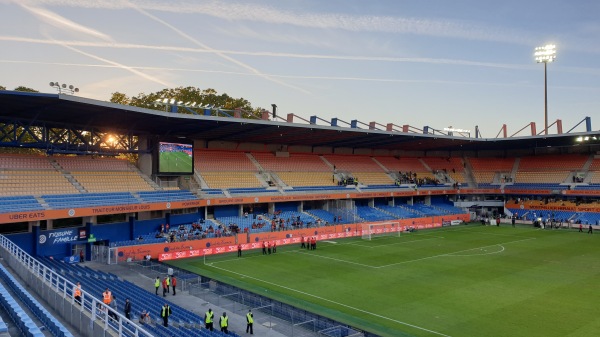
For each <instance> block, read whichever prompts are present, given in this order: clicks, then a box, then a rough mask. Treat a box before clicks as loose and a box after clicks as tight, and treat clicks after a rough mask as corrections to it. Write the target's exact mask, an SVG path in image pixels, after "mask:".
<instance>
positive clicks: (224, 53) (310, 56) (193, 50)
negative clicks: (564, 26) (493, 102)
mask: <svg viewBox="0 0 600 337" xmlns="http://www.w3.org/2000/svg"><path fill="white" fill-rule="evenodd" d="M0 41H13V42H26V43H38V44H60V45H69V46H79V47H97V48H117V49H148V50H160V51H176V52H188V53H216V54H218V55H220V56H224V57H227V55H244V56H264V57H277V58H298V59H322V60H338V61H369V62H401V63H428V64H449V65H460V66H473V67H488V68H503V69H532V67H533V66H531V65H519V64H508V63H494V62H479V61H470V60H457V59H437V58H424V57H386V56H360V55H359V56H346V55H324V54H300V53H281V52H266V51H256V52H252V51H234V50H220V49H214V48H204V46H203V45H201V46H202V48H191V47H177V46H158V45H142V44H132V43H105V42H87V41H65V40H62V41H58V40H44V39H34V38H27V37H17V36H0ZM253 72H254V73H256V71H253Z"/></svg>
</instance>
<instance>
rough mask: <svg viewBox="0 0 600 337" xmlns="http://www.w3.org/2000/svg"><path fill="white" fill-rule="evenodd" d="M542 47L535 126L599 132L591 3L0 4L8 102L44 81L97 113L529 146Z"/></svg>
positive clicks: (595, 7) (8, 0) (599, 47)
mask: <svg viewBox="0 0 600 337" xmlns="http://www.w3.org/2000/svg"><path fill="white" fill-rule="evenodd" d="M546 44H555V45H556V46H557V47H556V50H557V54H556V60H555V62H553V63H550V64H548V65H547V75H548V77H547V79H548V120H549V124H552V123H553V122H554V121H556V120H557V119H561V120H562V123H563V130H564V131H567V130H569V129H571V128H572V127H574V126H575V125H576V124H577V123H579V122H580V121H581V120H582V119H584V118H585V117H586V116H589V117H592V127H593V129H594V130H600V113H599V112H600V65H599V63H598V62H597V61H596V57H599V56H600V1H597V0H564V1H559V0H545V1H540V0H528V1H523V0H517V1H515V0H505V1H488V0H454V1H447V0H419V1H417V0H412V1H408V0H407V1H405V0H238V1H217V0H213V1H210V0H207V1H204V0H169V1H166V0H128V1H125V0H93V1H92V0H18V1H12V0H0V50H1V53H0V85H2V86H5V87H7V88H8V89H14V88H15V87H17V86H21V85H23V86H26V87H30V88H33V89H36V90H39V91H41V92H47V93H56V90H55V89H54V88H52V87H50V86H49V82H51V81H55V82H60V83H65V84H73V85H74V86H76V87H78V88H79V89H80V92H79V93H77V95H78V96H81V97H86V98H92V99H98V100H103V101H108V100H109V99H110V97H111V94H112V93H113V92H122V93H125V94H127V95H128V96H136V95H138V94H139V93H152V92H156V91H159V90H162V89H164V88H175V87H179V86H194V87H198V88H201V89H205V88H213V89H216V90H217V91H218V92H219V93H227V94H229V95H230V96H232V97H243V98H245V99H247V100H248V101H250V102H251V103H252V105H253V106H254V107H263V108H266V109H270V107H271V104H277V106H278V114H279V115H287V114H289V113H294V114H296V115H298V116H301V117H303V118H305V119H308V118H309V117H310V116H313V115H317V116H319V117H320V118H322V119H324V120H327V121H329V120H330V119H331V118H334V117H335V118H338V119H339V120H341V121H342V122H340V123H339V125H342V126H346V124H345V123H344V122H346V123H350V121H351V120H358V121H359V127H363V128H364V127H367V126H365V124H368V123H369V122H377V123H379V124H382V125H386V124H388V123H393V124H396V125H399V126H401V125H406V124H408V125H410V126H412V127H414V128H417V129H422V128H423V127H424V126H430V127H432V128H435V129H443V128H445V127H450V126H452V127H453V128H459V129H464V130H474V129H475V126H476V125H477V126H479V129H480V132H481V134H482V136H483V137H488V138H494V137H496V136H497V135H498V133H499V131H500V129H501V127H502V125H503V124H506V125H507V130H508V134H509V136H510V135H512V134H513V133H515V132H517V131H518V130H519V129H521V128H523V127H525V126H527V125H528V124H529V123H530V122H535V123H536V124H537V129H538V130H541V129H543V125H544V65H543V64H538V63H536V62H535V60H534V56H533V53H534V49H535V47H537V46H543V45H546ZM360 123H364V124H360ZM320 124H323V123H320ZM574 131H584V130H583V126H582V125H580V126H579V127H578V128H576V129H575V130H574ZM550 133H551V134H554V133H556V128H552V129H550ZM518 135H520V136H525V135H527V133H526V131H522V132H521V133H519V134H518ZM472 136H474V133H473V134H472Z"/></svg>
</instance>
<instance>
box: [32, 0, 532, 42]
mask: <svg viewBox="0 0 600 337" xmlns="http://www.w3.org/2000/svg"><path fill="white" fill-rule="evenodd" d="M36 1H37V2H38V3H43V4H46V5H51V6H71V7H83V8H103V9H112V10H119V9H126V8H130V6H129V5H128V2H126V1H113V0H96V1H87V0H36ZM129 4H133V6H135V7H137V8H139V9H142V10H145V11H159V12H171V13H180V14H189V15H195V14H202V15H208V16H212V17H215V18H219V19H223V20H228V21H242V20H244V21H252V22H261V23H267V24H284V25H292V26H297V27H305V28H316V29H339V30H346V31H351V32H380V33H396V34H413V35H425V36H436V37H451V38H458V39H468V40H483V41H495V42H506V43H517V44H526V45H531V44H534V43H535V42H536V39H535V38H534V37H532V36H529V34H527V33H523V32H518V31H514V30H512V29H507V28H501V27H491V26H487V25H483V24H476V23H469V22H463V21H458V20H446V19H427V18H411V17H393V16H385V15H349V14H343V13H315V12H303V13H302V12H297V11H289V10H281V9H278V8H275V7H271V6H264V5H257V4H252V3H243V2H229V1H201V2H200V1H192V0H188V1H181V0H180V1H159V0H154V1H135V0H130V1H129Z"/></svg>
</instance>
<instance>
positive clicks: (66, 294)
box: [0, 235, 153, 337]
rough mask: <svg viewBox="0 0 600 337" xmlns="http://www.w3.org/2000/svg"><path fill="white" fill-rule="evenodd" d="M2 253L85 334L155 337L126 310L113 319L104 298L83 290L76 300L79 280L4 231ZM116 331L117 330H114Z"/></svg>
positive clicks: (16, 270)
mask: <svg viewBox="0 0 600 337" xmlns="http://www.w3.org/2000/svg"><path fill="white" fill-rule="evenodd" d="M0 247H2V248H3V249H0V256H2V258H4V259H5V260H6V261H7V263H8V265H9V266H10V267H11V268H12V269H13V270H14V271H15V272H16V273H17V274H18V275H19V276H20V277H21V279H22V280H24V281H25V283H27V285H28V286H29V287H30V288H31V289H33V291H35V292H36V293H37V295H38V296H40V297H41V298H43V299H44V300H45V301H46V302H47V304H48V305H50V306H52V307H53V308H54V309H55V310H56V311H57V312H58V313H59V315H60V316H61V317H62V318H63V319H64V320H65V321H67V322H69V323H71V325H72V326H74V327H75V328H76V329H77V331H78V332H79V334H81V335H82V336H104V335H106V334H107V333H109V334H111V335H116V336H135V337H152V336H153V335H152V334H151V333H149V332H148V331H146V330H145V329H143V328H141V327H140V326H138V325H137V324H135V323H133V322H132V321H130V320H128V319H126V318H125V316H123V315H122V314H120V313H118V312H114V311H113V312H114V313H115V315H116V316H118V317H119V320H118V322H109V317H108V315H106V314H104V313H106V312H109V311H112V309H110V308H109V307H108V306H107V305H105V304H104V303H103V302H102V301H100V300H98V299H96V298H95V297H94V296H92V295H91V294H89V293H87V292H85V291H84V290H81V304H79V303H76V302H75V299H74V298H73V292H72V290H73V289H74V287H75V284H73V283H72V282H70V281H69V280H67V279H66V278H64V277H63V276H61V275H59V274H58V273H56V272H54V271H53V270H52V269H50V268H48V267H46V265H44V264H43V263H41V262H40V261H38V260H36V259H35V258H34V257H32V256H31V255H29V254H27V253H26V252H25V251H24V250H22V249H21V248H19V247H18V246H17V245H16V244H14V243H13V242H12V241H10V240H9V239H7V238H6V237H5V236H4V235H0ZM109 331H112V332H113V333H110V332H109Z"/></svg>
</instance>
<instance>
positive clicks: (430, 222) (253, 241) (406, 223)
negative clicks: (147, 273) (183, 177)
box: [119, 214, 469, 261]
mask: <svg viewBox="0 0 600 337" xmlns="http://www.w3.org/2000/svg"><path fill="white" fill-rule="evenodd" d="M452 217H454V218H455V219H454V220H450V222H451V223H453V224H460V223H463V222H466V221H468V220H469V214H456V215H452ZM444 218H446V219H448V218H449V216H445V217H444ZM373 224H378V225H381V224H386V226H377V228H375V229H372V232H371V234H378V233H387V232H393V231H405V230H406V229H407V227H414V228H415V229H429V228H438V227H442V217H427V218H417V219H401V220H393V221H391V222H390V221H382V222H374V223H373ZM364 225H365V224H363V223H359V224H346V225H336V226H326V227H315V228H304V229H297V230H289V231H281V232H266V233H256V234H250V235H249V240H250V242H248V243H242V250H250V249H262V244H263V242H271V243H276V244H277V246H282V245H289V244H300V241H301V240H302V237H305V238H309V237H315V238H316V239H317V240H319V241H320V240H332V239H340V238H347V237H353V236H361V235H362V229H363V226H364ZM242 237H243V235H239V236H238V238H242ZM192 242H193V241H192ZM149 246H150V245H149ZM135 247H136V246H133V247H132V248H135ZM237 247H238V246H237V245H236V244H229V245H225V246H211V247H207V248H204V249H202V250H201V251H200V252H199V253H201V255H214V254H222V253H230V252H237ZM192 251H193V250H192V249H183V250H181V251H169V252H162V253H159V254H157V255H152V254H151V255H152V257H153V258H154V257H156V258H158V259H159V261H167V260H175V259H183V258H188V257H195V256H199V255H192V254H197V252H194V253H192ZM120 255H121V251H120V250H119V256H120ZM125 258H126V257H125Z"/></svg>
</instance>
